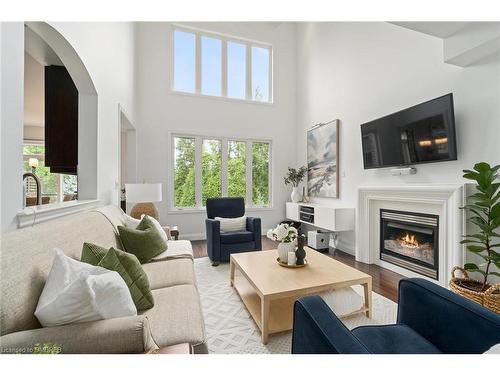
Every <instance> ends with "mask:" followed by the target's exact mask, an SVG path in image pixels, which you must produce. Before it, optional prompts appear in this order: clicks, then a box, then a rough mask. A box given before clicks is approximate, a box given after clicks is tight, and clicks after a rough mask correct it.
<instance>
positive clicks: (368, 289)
mask: <svg viewBox="0 0 500 375" xmlns="http://www.w3.org/2000/svg"><path fill="white" fill-rule="evenodd" d="M363 289H364V292H365V307H367V308H368V311H366V313H365V314H366V316H367V317H368V318H371V317H372V281H371V280H370V281H368V282H367V283H366V284H363Z"/></svg>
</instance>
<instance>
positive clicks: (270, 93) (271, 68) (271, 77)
mask: <svg viewBox="0 0 500 375" xmlns="http://www.w3.org/2000/svg"><path fill="white" fill-rule="evenodd" d="M268 51H269V71H268V73H269V74H268V79H269V81H268V82H269V84H268V86H269V91H268V93H267V97H268V99H269V102H273V100H274V99H273V95H274V88H273V71H274V70H273V50H272V49H271V48H268Z"/></svg>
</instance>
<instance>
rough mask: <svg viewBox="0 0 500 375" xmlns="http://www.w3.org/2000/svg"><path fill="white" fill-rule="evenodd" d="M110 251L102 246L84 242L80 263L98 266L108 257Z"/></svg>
mask: <svg viewBox="0 0 500 375" xmlns="http://www.w3.org/2000/svg"><path fill="white" fill-rule="evenodd" d="M107 252H108V249H106V248H105V247H102V246H98V245H94V244H93V243H89V242H84V243H83V247H82V257H81V258H80V261H82V262H84V263H88V264H92V265H93V266H97V265H98V264H99V262H100V261H101V259H102V258H104V256H105V255H106V253H107Z"/></svg>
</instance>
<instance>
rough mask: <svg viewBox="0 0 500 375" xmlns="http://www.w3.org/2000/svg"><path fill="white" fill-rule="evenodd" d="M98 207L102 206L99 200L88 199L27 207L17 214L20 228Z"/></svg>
mask: <svg viewBox="0 0 500 375" xmlns="http://www.w3.org/2000/svg"><path fill="white" fill-rule="evenodd" d="M98 206H100V202H99V201H98V200H97V199H88V200H75V201H68V202H62V203H51V204H44V205H39V206H30V207H26V208H25V209H24V210H21V211H19V212H18V213H17V221H18V228H24V227H28V226H32V225H35V224H39V223H43V222H44V221H48V220H53V219H57V218H59V217H62V216H66V215H71V214H73V213H76V212H80V211H86V210H89V209H91V208H95V207H98Z"/></svg>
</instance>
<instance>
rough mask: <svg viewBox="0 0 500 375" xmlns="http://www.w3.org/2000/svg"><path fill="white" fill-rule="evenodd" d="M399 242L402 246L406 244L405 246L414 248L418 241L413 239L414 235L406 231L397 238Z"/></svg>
mask: <svg viewBox="0 0 500 375" xmlns="http://www.w3.org/2000/svg"><path fill="white" fill-rule="evenodd" d="M399 242H401V245H403V246H406V247H412V248H415V247H418V246H419V245H418V241H417V240H416V239H415V235H413V234H412V235H410V234H408V233H406V235H405V236H404V237H401V238H400V239H399Z"/></svg>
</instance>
